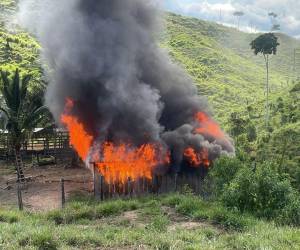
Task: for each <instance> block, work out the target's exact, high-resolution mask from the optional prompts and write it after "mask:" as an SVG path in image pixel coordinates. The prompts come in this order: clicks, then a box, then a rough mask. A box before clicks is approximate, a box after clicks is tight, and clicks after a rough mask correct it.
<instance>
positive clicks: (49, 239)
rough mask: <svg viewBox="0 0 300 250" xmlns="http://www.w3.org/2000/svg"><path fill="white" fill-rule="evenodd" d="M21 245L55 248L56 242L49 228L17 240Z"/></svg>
mask: <svg viewBox="0 0 300 250" xmlns="http://www.w3.org/2000/svg"><path fill="white" fill-rule="evenodd" d="M19 245H20V246H21V247H27V246H34V247H36V249H38V250H56V249H58V243H57V241H56V239H55V238H54V236H53V234H52V233H51V232H50V230H42V231H41V232H34V233H32V234H30V235H27V236H25V237H23V238H21V239H20V240H19Z"/></svg>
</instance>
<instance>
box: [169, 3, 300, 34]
mask: <svg viewBox="0 0 300 250" xmlns="http://www.w3.org/2000/svg"><path fill="white" fill-rule="evenodd" d="M164 8H165V9H167V10H169V11H172V12H176V13H179V14H183V15H187V16H193V17H198V18H201V19H204V20H209V21H215V22H220V23H223V24H225V25H228V26H234V27H238V26H239V29H241V30H243V31H246V32H259V31H270V30H271V28H272V26H273V25H274V24H279V25H280V28H281V32H283V33H286V34H289V35H291V36H294V37H297V38H300V0H164ZM234 12H243V13H244V15H243V16H242V17H240V18H239V19H240V20H238V17H236V16H234V15H233V14H234ZM269 13H275V14H276V15H277V17H276V18H271V17H270V16H269Z"/></svg>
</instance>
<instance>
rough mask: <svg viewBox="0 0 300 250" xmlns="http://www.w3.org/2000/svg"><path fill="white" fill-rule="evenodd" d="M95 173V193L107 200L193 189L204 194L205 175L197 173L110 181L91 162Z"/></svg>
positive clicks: (194, 191)
mask: <svg viewBox="0 0 300 250" xmlns="http://www.w3.org/2000/svg"><path fill="white" fill-rule="evenodd" d="M91 167H92V168H93V173H94V195H95V197H96V198H97V199H100V200H105V199H111V198H118V197H139V196H143V195H145V194H151V193H152V194H163V193H171V192H177V191H182V190H183V189H187V190H186V191H191V192H193V193H194V194H198V195H203V192H204V188H203V179H204V176H203V175H201V174H195V173H168V174H166V175H155V174H154V175H153V176H152V179H147V178H140V179H138V180H131V179H130V178H128V180H127V181H126V182H125V183H109V182H107V181H106V180H105V177H104V176H102V175H101V173H99V171H98V170H97V167H95V164H93V163H91Z"/></svg>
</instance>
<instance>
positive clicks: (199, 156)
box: [184, 147, 210, 167]
mask: <svg viewBox="0 0 300 250" xmlns="http://www.w3.org/2000/svg"><path fill="white" fill-rule="evenodd" d="M184 156H185V157H186V158H187V159H188V160H189V162H190V164H191V165H192V166H194V167H199V166H200V165H201V164H203V165H204V166H205V167H209V166H210V160H209V157H208V149H206V148H203V149H202V151H201V152H199V153H197V152H196V150H195V149H193V148H191V147H189V148H187V149H186V150H185V151H184Z"/></svg>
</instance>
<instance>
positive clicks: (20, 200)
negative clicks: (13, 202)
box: [17, 182, 23, 211]
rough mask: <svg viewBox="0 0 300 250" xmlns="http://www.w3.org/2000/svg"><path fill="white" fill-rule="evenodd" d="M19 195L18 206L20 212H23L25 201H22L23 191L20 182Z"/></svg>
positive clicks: (18, 186)
mask: <svg viewBox="0 0 300 250" xmlns="http://www.w3.org/2000/svg"><path fill="white" fill-rule="evenodd" d="M17 194H18V206H19V210H20V211H22V210H23V200H22V191H21V187H20V183H19V182H18V185H17Z"/></svg>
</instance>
